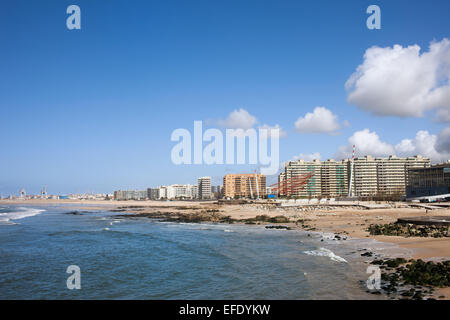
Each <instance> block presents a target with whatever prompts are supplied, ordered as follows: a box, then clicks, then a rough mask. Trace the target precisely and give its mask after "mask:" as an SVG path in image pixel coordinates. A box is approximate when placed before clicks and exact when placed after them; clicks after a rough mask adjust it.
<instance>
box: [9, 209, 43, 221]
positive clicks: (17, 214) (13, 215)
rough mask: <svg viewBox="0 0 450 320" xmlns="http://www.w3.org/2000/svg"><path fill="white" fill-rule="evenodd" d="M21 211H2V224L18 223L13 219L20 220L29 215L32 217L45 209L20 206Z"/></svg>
mask: <svg viewBox="0 0 450 320" xmlns="http://www.w3.org/2000/svg"><path fill="white" fill-rule="evenodd" d="M18 209H19V211H10V212H2V213H0V224H16V223H15V222H12V221H11V220H19V219H23V218H27V217H32V216H36V215H38V214H40V213H41V212H44V211H46V210H44V209H35V208H24V207H19V208H18Z"/></svg>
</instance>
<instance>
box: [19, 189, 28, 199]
mask: <svg viewBox="0 0 450 320" xmlns="http://www.w3.org/2000/svg"><path fill="white" fill-rule="evenodd" d="M26 196H27V193H26V192H25V189H24V188H22V190H20V198H21V199H23V198H25V197H26Z"/></svg>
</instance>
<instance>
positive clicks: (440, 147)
mask: <svg viewBox="0 0 450 320" xmlns="http://www.w3.org/2000/svg"><path fill="white" fill-rule="evenodd" d="M436 151H438V152H440V153H447V154H449V157H448V158H447V159H444V160H448V159H450V127H446V128H444V130H442V131H441V133H440V134H439V137H438V139H437V141H436Z"/></svg>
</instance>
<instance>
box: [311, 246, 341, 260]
mask: <svg viewBox="0 0 450 320" xmlns="http://www.w3.org/2000/svg"><path fill="white" fill-rule="evenodd" d="M304 253H305V254H307V255H310V256H317V257H328V258H330V259H331V260H333V261H336V262H345V263H347V260H345V259H344V258H342V257H339V256H338V255H336V254H334V252H333V251H331V250H329V249H326V248H319V249H318V250H309V251H304Z"/></svg>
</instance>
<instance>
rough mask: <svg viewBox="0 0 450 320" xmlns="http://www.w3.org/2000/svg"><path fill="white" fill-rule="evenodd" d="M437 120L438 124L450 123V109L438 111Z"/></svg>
mask: <svg viewBox="0 0 450 320" xmlns="http://www.w3.org/2000/svg"><path fill="white" fill-rule="evenodd" d="M436 120H437V121H438V122H443V123H449V122H450V109H438V110H436Z"/></svg>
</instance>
